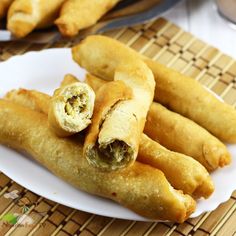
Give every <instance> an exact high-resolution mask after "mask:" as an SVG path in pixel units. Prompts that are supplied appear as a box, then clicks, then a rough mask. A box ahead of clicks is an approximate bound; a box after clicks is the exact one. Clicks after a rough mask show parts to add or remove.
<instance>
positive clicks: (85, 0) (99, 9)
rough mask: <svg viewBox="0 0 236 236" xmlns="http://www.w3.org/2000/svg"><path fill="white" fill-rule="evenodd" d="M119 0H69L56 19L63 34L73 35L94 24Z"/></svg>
mask: <svg viewBox="0 0 236 236" xmlns="http://www.w3.org/2000/svg"><path fill="white" fill-rule="evenodd" d="M118 2H119V0H93V1H90V0H67V1H66V2H65V3H64V4H63V6H62V9H61V12H60V17H59V18H58V19H57V20H56V21H55V24H56V25H57V26H58V28H59V30H60V32H61V34H62V35H64V36H67V37H72V36H75V35H77V34H78V32H79V31H80V30H81V29H84V28H87V27H89V26H92V25H94V24H95V23H96V22H97V21H98V20H99V19H100V18H101V17H102V16H103V15H104V14H105V13H106V12H108V11H109V10H110V9H111V8H112V7H114V6H115V5H116V4H117V3H118Z"/></svg>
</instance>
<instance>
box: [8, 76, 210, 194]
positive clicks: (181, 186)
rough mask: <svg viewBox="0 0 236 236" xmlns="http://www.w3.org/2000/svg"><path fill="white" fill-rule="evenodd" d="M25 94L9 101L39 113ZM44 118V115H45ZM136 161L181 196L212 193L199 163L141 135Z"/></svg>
mask: <svg viewBox="0 0 236 236" xmlns="http://www.w3.org/2000/svg"><path fill="white" fill-rule="evenodd" d="M88 78H89V79H91V78H94V79H93V80H92V81H93V82H92V83H91V84H92V85H91V86H92V87H93V85H95V84H96V85H99V82H98V83H96V82H94V81H99V79H97V80H96V77H94V76H91V75H89V76H87V82H88V80H89V79H88ZM75 81H78V80H76V78H75V77H65V78H64V80H63V82H62V84H68V83H71V82H75ZM101 81H102V82H103V83H106V82H104V81H103V80H101ZM90 82H91V81H90ZM95 87H96V86H95ZM93 89H94V91H95V92H96V91H97V90H98V88H96V89H95V88H94V87H93ZM13 92H14V91H13ZM30 92H31V91H29V93H30ZM26 93H27V90H25V93H24V95H26V96H25V97H26V99H23V96H22V94H21V96H19V99H17V95H18V94H15V96H14V100H12V101H13V102H15V103H18V104H19V105H22V106H26V107H28V108H31V109H33V110H36V111H39V112H41V110H42V109H41V108H40V107H37V106H33V105H31V104H30V103H29V102H28V101H27V98H28V96H27V94H26ZM110 94H111V96H112V97H113V96H114V93H110ZM39 97H42V94H41V93H39ZM34 99H36V101H37V96H36V93H35V96H34V97H32V99H31V102H32V103H33V104H34V103H35V102H34V101H33V100H34ZM109 101H111V99H109ZM49 103H50V100H49V98H48V96H47V95H46V96H45V99H44V104H45V105H44V106H45V107H48V106H49ZM40 104H42V103H40ZM45 114H47V112H46V113H45ZM137 160H138V161H140V162H143V163H144V164H149V165H151V166H153V167H156V168H157V169H159V170H161V171H163V173H164V174H165V176H166V178H167V180H168V181H169V182H170V184H171V185H172V186H173V187H174V188H175V189H178V190H182V191H183V192H184V193H186V194H190V195H192V196H194V197H195V198H200V197H204V198H208V197H209V196H210V195H211V193H212V192H213V190H214V186H213V184H212V181H211V179H210V177H209V174H208V172H207V171H206V169H205V168H204V167H203V166H202V165H201V164H200V163H198V162H197V161H195V160H193V159H192V158H191V157H189V156H185V155H183V154H180V153H175V152H171V151H169V150H167V149H165V148H164V147H163V146H161V145H160V144H158V143H157V142H155V141H153V140H151V139H150V138H148V137H147V136H146V135H144V134H143V135H142V136H141V143H140V146H139V154H138V157H137ZM176 176H178V178H176Z"/></svg>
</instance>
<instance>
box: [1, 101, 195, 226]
mask: <svg viewBox="0 0 236 236" xmlns="http://www.w3.org/2000/svg"><path fill="white" fill-rule="evenodd" d="M0 117H1V122H0V143H1V144H5V145H8V146H11V147H13V148H16V149H18V150H23V151H25V152H27V153H28V154H29V155H31V156H32V157H33V158H34V159H35V160H37V161H38V162H39V163H41V164H42V165H44V166H45V167H46V168H48V169H49V170H50V171H51V172H52V173H54V174H55V175H57V176H58V177H60V178H62V179H63V180H65V181H67V182H68V183H70V184H72V185H74V186H75V187H78V188H80V189H81V190H83V191H86V192H88V193H91V194H95V195H99V196H103V197H106V198H110V199H112V200H114V201H116V202H118V203H120V204H122V205H123V206H126V207H127V208H129V209H131V210H133V211H134V212H136V213H138V214H140V215H142V216H144V217H148V218H150V219H155V220H170V221H174V222H179V223H181V222H183V221H185V220H186V219H187V218H188V217H189V216H190V215H191V214H192V212H193V211H194V210H195V207H196V203H195V201H194V200H193V199H192V198H191V197H190V196H189V195H184V194H182V193H181V191H176V190H174V189H173V188H172V187H171V185H170V184H169V183H168V181H167V180H166V178H165V176H164V174H163V173H162V172H161V171H159V170H157V169H154V168H152V167H150V166H147V165H144V164H141V163H138V162H135V163H134V165H132V166H130V167H128V168H125V169H122V170H119V171H115V172H101V171H100V170H97V169H96V168H93V167H92V166H91V165H88V162H87V161H86V160H85V159H84V158H83V157H82V144H81V143H80V142H79V141H78V140H74V139H68V138H58V137H57V136H56V135H55V134H54V133H53V132H51V131H50V130H49V129H48V126H47V117H46V116H45V115H44V114H41V113H39V112H35V111H32V110H30V109H28V108H25V107H22V106H20V105H17V104H14V103H11V102H7V101H3V100H0Z"/></svg>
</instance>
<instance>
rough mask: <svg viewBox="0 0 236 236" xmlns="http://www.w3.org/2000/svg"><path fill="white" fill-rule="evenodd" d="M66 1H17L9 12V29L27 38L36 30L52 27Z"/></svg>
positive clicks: (17, 35)
mask: <svg viewBox="0 0 236 236" xmlns="http://www.w3.org/2000/svg"><path fill="white" fill-rule="evenodd" d="M64 1H65V0H50V1H45V0H15V1H14V2H13V3H12V4H11V6H10V8H9V11H8V15H7V29H8V30H10V31H11V33H12V34H13V35H14V36H16V37H18V38H22V37H25V36H26V35H27V34H29V33H30V32H32V31H33V30H34V29H36V28H45V27H48V26H51V25H52V24H53V21H54V20H55V19H56V17H57V16H58V14H59V10H60V7H61V5H62V4H63V2H64Z"/></svg>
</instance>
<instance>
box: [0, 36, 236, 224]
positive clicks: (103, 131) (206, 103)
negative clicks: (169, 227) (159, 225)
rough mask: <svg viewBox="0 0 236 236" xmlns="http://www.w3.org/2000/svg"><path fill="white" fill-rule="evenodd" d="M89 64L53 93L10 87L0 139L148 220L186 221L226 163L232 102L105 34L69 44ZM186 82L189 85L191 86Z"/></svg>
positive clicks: (234, 114) (235, 120) (233, 137)
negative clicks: (82, 79) (83, 72)
mask: <svg viewBox="0 0 236 236" xmlns="http://www.w3.org/2000/svg"><path fill="white" fill-rule="evenodd" d="M72 55H73V59H74V60H75V61H76V62H77V63H78V64H79V65H80V66H81V67H83V68H85V69H86V70H87V72H88V74H87V77H86V80H85V82H84V83H83V82H80V81H79V80H78V79H77V78H76V77H74V76H73V75H70V74H68V75H66V76H65V77H64V79H63V81H62V83H61V85H60V87H59V88H57V89H56V90H55V91H54V94H53V96H52V97H50V96H49V95H47V94H44V93H41V92H39V91H36V90H27V89H17V90H12V91H9V92H8V93H7V94H6V95H5V97H4V98H3V99H2V100H0V116H1V117H2V120H1V123H0V142H1V143H2V144H5V145H8V146H10V147H12V148H15V149H17V150H23V151H25V152H26V153H28V154H30V155H31V156H32V157H33V158H34V159H35V160H37V161H38V162H39V163H41V164H42V165H44V166H45V167H46V168H48V169H49V170H50V171H51V172H53V173H54V174H55V175H57V176H59V177H60V178H62V179H64V180H65V181H67V182H68V183H70V184H72V185H74V186H76V187H78V188H79V189H81V190H83V191H86V192H88V193H91V194H95V195H99V196H103V197H106V198H109V199H112V200H114V201H116V202H118V203H120V204H121V205H123V206H125V207H127V208H129V209H131V210H133V211H134V212H136V213H138V214H140V215H142V216H144V217H147V218H150V219H153V220H170V221H174V222H183V221H185V220H186V219H188V217H189V216H190V215H191V214H192V213H193V212H194V210H195V208H196V199H199V198H202V197H203V198H208V197H210V195H211V194H212V193H213V191H214V185H213V182H212V180H211V177H210V175H209V172H211V171H214V170H216V169H217V168H219V167H224V166H225V165H228V164H230V160H231V157H230V154H229V152H228V151H227V149H226V146H225V145H224V144H223V143H222V141H220V140H223V141H225V142H231V143H235V142H236V111H235V110H234V109H233V108H232V107H230V106H229V105H227V104H225V103H223V102H221V101H219V100H218V99H217V98H216V97H215V96H213V95H212V94H211V93H209V92H208V91H207V90H205V89H204V88H203V87H202V86H201V85H200V84H199V83H198V82H196V81H195V80H193V79H191V78H188V77H186V76H184V75H181V74H179V73H177V72H175V71H173V70H171V69H169V68H166V67H165V66H163V65H161V64H159V63H157V62H155V61H152V60H150V59H147V58H145V57H143V56H142V55H139V54H138V53H137V52H135V51H133V50H132V49H131V48H129V47H127V46H125V45H123V44H121V43H119V42H118V41H116V40H114V39H110V38H107V37H104V36H90V37H88V38H86V39H85V40H83V41H82V42H81V43H80V44H79V45H77V46H75V47H73V48H72ZM189 91H191V93H189Z"/></svg>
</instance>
